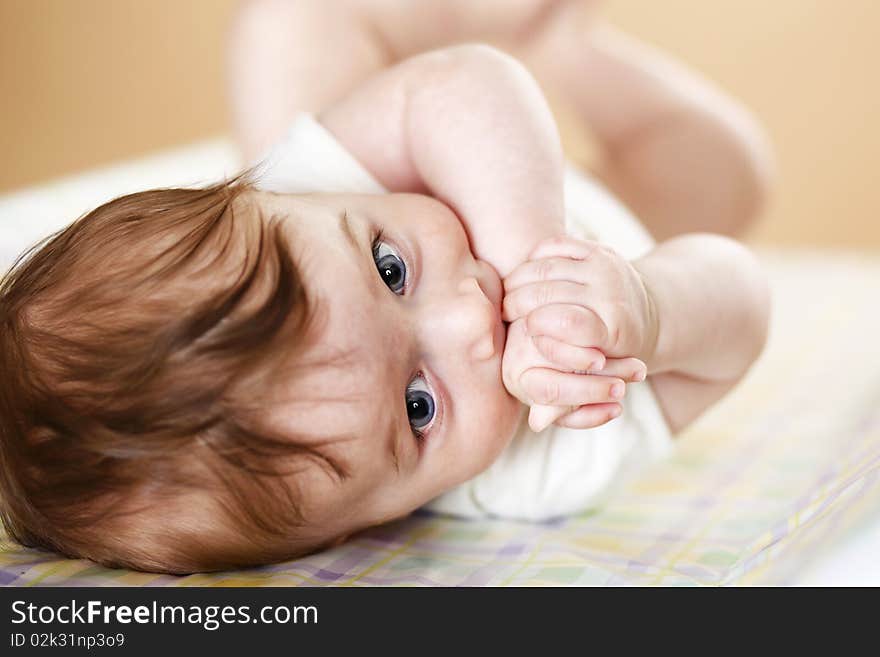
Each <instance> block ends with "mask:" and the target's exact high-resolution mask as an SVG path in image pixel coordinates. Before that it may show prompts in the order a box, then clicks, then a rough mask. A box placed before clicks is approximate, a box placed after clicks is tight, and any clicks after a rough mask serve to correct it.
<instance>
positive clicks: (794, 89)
mask: <svg viewBox="0 0 880 657" xmlns="http://www.w3.org/2000/svg"><path fill="white" fill-rule="evenodd" d="M235 5H236V0H183V1H182V0H0V90H2V94H3V102H2V104H0V152H2V160H0V161H2V165H0V193H3V192H5V191H10V190H13V189H17V188H20V187H22V186H26V185H30V184H33V183H37V182H40V181H43V180H46V179H49V178H53V177H56V176H59V175H64V174H69V173H73V172H77V171H79V170H82V169H84V168H89V167H94V166H97V165H102V164H107V163H111V162H114V161H116V160H120V159H125V158H131V157H135V156H138V155H142V154H146V153H149V152H153V151H155V150H158V149H162V148H167V147H171V146H177V145H182V144H185V143H188V142H193V141H197V140H199V139H204V138H207V137H214V136H217V135H222V134H225V133H228V114H227V103H226V98H225V84H224V82H225V81H224V42H225V37H226V30H227V27H228V23H229V20H230V17H231V16H232V12H233V10H234V8H235ZM604 11H605V16H606V17H607V18H608V19H609V20H610V21H611V22H613V23H615V24H616V25H618V26H619V27H621V28H623V29H625V30H627V31H629V32H631V33H632V34H634V35H636V36H638V37H641V38H643V39H645V40H646V41H648V42H650V43H653V44H655V45H657V46H659V47H661V48H663V49H665V50H667V51H668V52H670V53H672V54H674V55H676V56H678V57H679V58H680V59H681V60H683V61H684V62H686V63H687V64H689V65H690V66H692V67H693V68H695V69H697V70H699V71H701V72H702V73H703V74H704V75H706V76H707V77H709V78H711V79H713V80H715V81H716V82H717V83H719V84H720V85H721V86H722V87H724V88H725V89H726V90H728V91H729V92H730V93H732V94H733V95H735V96H737V97H738V98H740V99H741V100H742V101H743V102H744V103H745V104H746V105H748V106H749V107H750V108H751V110H752V111H753V112H754V113H755V114H756V115H757V116H758V117H759V119H760V120H761V121H762V122H763V124H764V126H765V128H766V129H767V131H768V133H769V135H770V138H771V140H772V142H773V144H774V147H775V149H776V153H777V160H778V166H779V181H778V188H777V191H776V194H775V198H774V201H773V204H772V206H771V207H770V208H769V210H768V211H767V213H766V216H765V218H764V220H763V221H762V222H761V223H760V224H759V225H757V226H756V227H755V228H754V230H753V231H752V234H751V238H752V241H754V242H756V243H766V244H779V245H799V246H803V245H812V246H820V247H853V248H860V249H877V248H880V221H878V217H877V210H878V208H880V177H878V173H877V171H878V153H880V125H878V118H880V84H877V81H878V74H877V65H878V63H880V38H878V37H880V2H878V1H877V0H838V1H833V0H773V2H766V1H762V0H712V1H711V2H705V1H704V0H666V1H665V2H654V1H653V0H610V1H609V2H607V3H606V5H605V10H604Z"/></svg>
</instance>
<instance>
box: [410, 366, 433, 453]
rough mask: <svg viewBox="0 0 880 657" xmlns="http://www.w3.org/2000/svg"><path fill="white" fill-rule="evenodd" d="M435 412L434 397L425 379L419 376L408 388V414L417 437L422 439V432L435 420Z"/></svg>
mask: <svg viewBox="0 0 880 657" xmlns="http://www.w3.org/2000/svg"><path fill="white" fill-rule="evenodd" d="M434 412H435V409H434V397H433V396H432V395H431V390H430V389H429V388H428V383H427V381H425V377H424V376H422V375H421V374H418V375H417V376H415V377H414V378H413V380H412V381H410V384H409V385H408V386H407V387H406V414H407V416H408V417H409V424H410V426H411V427H412V428H413V431H414V432H415V434H416V436H418V437H420V438H421V436H422V433H421V432H422V430H423V429H425V428H426V427H428V425H430V424H431V421H432V420H433V419H434Z"/></svg>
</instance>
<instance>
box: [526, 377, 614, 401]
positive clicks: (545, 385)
mask: <svg viewBox="0 0 880 657" xmlns="http://www.w3.org/2000/svg"><path fill="white" fill-rule="evenodd" d="M519 385H520V387H521V388H522V390H523V392H524V393H525V395H526V396H527V397H528V399H529V400H530V403H531V404H544V405H547V406H581V405H583V404H598V403H601V402H611V401H617V400H619V399H622V398H623V396H624V394H626V384H625V383H624V382H623V381H622V380H621V379H618V378H616V377H610V376H599V375H594V374H571V373H568V372H560V371H558V370H554V369H549V368H546V367H532V368H530V369H527V370H526V371H525V372H523V373H522V374H521V375H520V377H519Z"/></svg>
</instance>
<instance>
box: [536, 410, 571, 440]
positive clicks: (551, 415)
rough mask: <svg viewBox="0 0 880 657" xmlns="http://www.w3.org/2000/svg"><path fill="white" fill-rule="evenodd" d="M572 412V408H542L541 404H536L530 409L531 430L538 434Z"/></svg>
mask: <svg viewBox="0 0 880 657" xmlns="http://www.w3.org/2000/svg"><path fill="white" fill-rule="evenodd" d="M570 412H571V408H569V407H567V406H542V405H541V404H535V405H534V406H532V407H531V408H530V409H529V428H531V430H532V431H534V432H535V433H538V432H539V431H543V430H544V429H546V428H547V427H549V426H550V425H551V424H553V423H554V422H556V420H558V419H559V418H561V417H562V416H563V415H567V414H568V413H570Z"/></svg>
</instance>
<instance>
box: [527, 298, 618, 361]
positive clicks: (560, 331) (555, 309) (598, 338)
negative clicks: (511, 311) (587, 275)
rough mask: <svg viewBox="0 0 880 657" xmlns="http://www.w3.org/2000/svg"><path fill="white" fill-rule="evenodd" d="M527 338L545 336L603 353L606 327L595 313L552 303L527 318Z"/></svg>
mask: <svg viewBox="0 0 880 657" xmlns="http://www.w3.org/2000/svg"><path fill="white" fill-rule="evenodd" d="M526 330H528V332H529V335H531V336H537V335H544V336H547V337H549V338H553V339H554V340H558V341H559V342H564V343H565V344H570V345H574V346H577V347H593V348H598V349H600V350H601V349H602V348H603V347H604V346H605V345H606V344H607V342H608V327H607V326H605V322H603V321H602V318H601V317H599V315H597V314H596V313H595V312H593V311H592V310H590V309H589V308H585V307H584V306H578V305H575V304H571V303H552V304H550V305H546V306H541V307H540V308H535V309H534V310H533V311H532V312H530V313H529V314H528V316H527V317H526Z"/></svg>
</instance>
